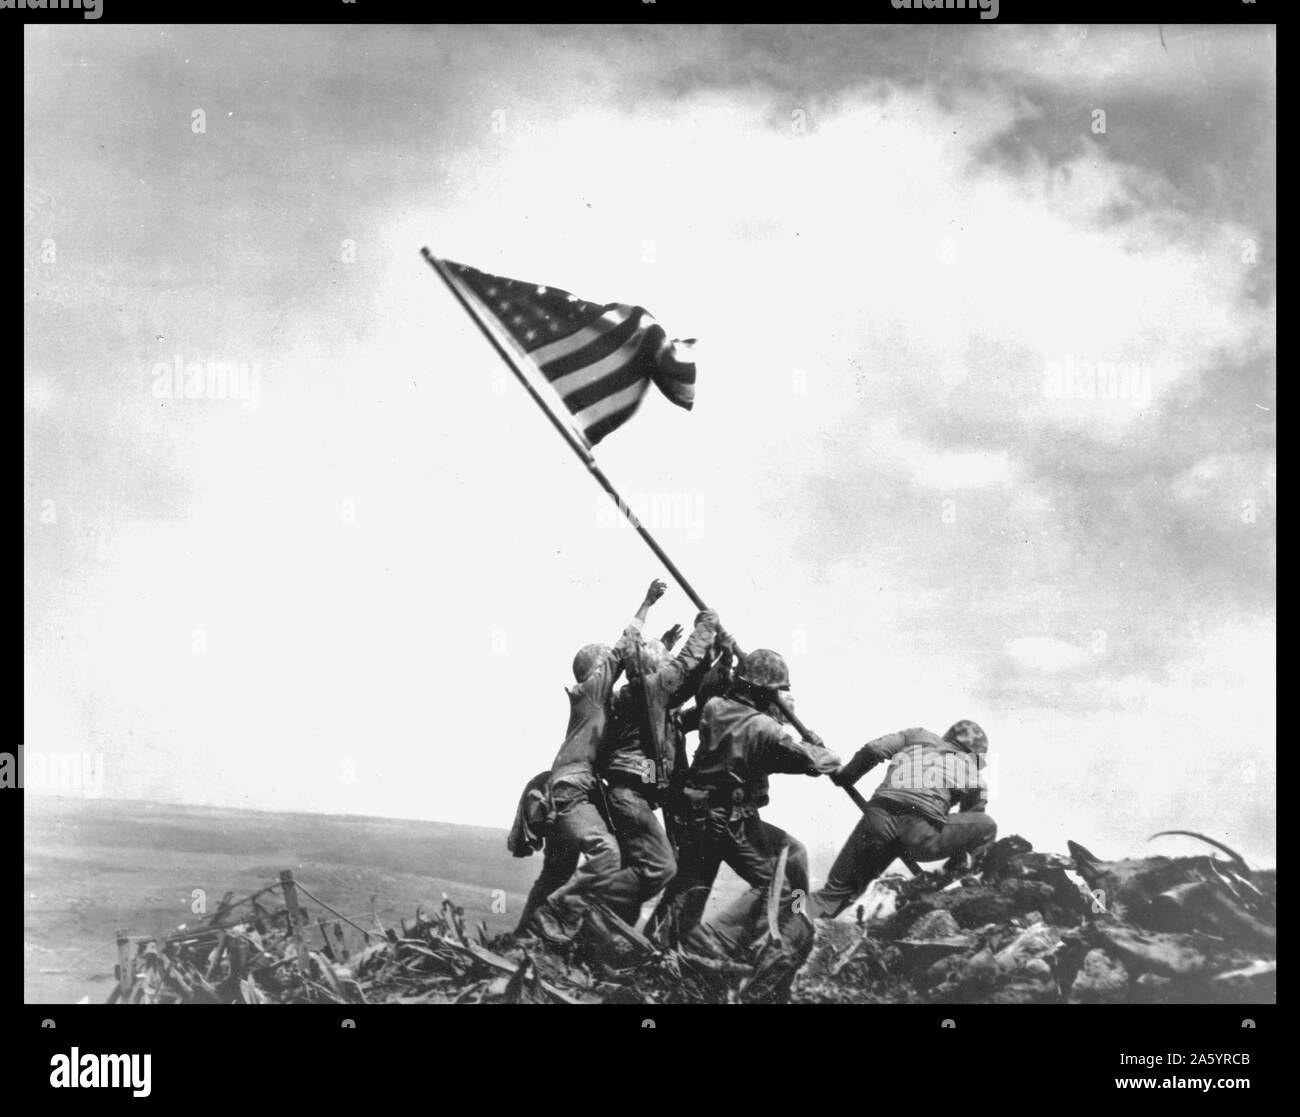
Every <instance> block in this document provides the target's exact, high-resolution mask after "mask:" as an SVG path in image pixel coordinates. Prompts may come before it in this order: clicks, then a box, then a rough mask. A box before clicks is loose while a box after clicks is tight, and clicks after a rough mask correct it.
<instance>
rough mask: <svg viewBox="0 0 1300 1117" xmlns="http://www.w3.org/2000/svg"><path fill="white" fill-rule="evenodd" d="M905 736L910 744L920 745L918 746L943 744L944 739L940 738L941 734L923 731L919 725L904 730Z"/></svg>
mask: <svg viewBox="0 0 1300 1117" xmlns="http://www.w3.org/2000/svg"><path fill="white" fill-rule="evenodd" d="M903 736H904V737H905V738H906V739H907V742H908V743H909V744H918V745H941V744H943V738H942V737H940V736H939V734H937V733H931V732H930V730H928V729H923V728H922V727H921V726H919V725H917V726H913V727H912V728H911V729H904V730H903Z"/></svg>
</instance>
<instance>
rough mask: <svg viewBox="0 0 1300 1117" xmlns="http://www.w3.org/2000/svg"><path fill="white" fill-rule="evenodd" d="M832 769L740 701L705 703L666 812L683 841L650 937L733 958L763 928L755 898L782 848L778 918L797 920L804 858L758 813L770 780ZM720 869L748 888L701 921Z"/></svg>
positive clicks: (821, 755) (821, 751)
mask: <svg viewBox="0 0 1300 1117" xmlns="http://www.w3.org/2000/svg"><path fill="white" fill-rule="evenodd" d="M838 767H839V759H838V758H837V757H836V756H835V754H834V753H832V752H831V751H830V750H829V749H825V748H821V747H819V746H813V745H809V744H806V743H804V742H801V741H795V740H793V739H791V738H790V737H789V736H788V735H787V734H786V731H785V729H784V728H783V727H782V725H781V723H780V722H778V721H777V720H776V719H775V718H772V717H770V716H769V715H767V714H765V713H762V712H761V711H759V710H757V709H755V708H754V707H753V706H751V705H748V704H747V703H745V702H743V701H741V700H740V699H739V698H735V697H714V698H711V699H709V701H708V702H707V703H706V704H705V706H704V708H703V710H702V711H701V712H700V744H699V747H698V749H697V750H696V752H695V758H694V760H693V762H692V763H691V766H690V770H689V772H688V773H687V776H686V782H685V787H684V789H683V793H682V797H681V799H680V800H679V802H678V803H677V804H676V807H675V810H674V819H675V823H676V825H677V827H678V830H679V833H680V836H681V837H680V843H681V844H680V847H679V849H678V865H677V876H676V877H675V878H674V880H673V882H672V884H671V885H670V886H669V887H668V889H667V891H666V892H665V894H664V898H663V900H662V901H661V902H660V905H659V908H658V909H657V910H656V912H655V915H654V917H653V920H652V925H653V927H654V929H655V931H656V932H657V933H658V934H660V935H662V936H664V937H666V938H668V939H669V940H671V941H675V942H678V943H683V944H684V945H687V946H689V947H691V948H693V949H696V950H700V951H703V952H706V953H715V954H725V955H728V956H731V957H736V956H738V955H740V954H742V953H743V952H745V951H746V950H748V948H750V947H751V946H752V945H753V944H754V943H755V942H756V941H757V940H758V939H759V938H760V937H761V936H762V935H763V934H764V933H765V932H766V930H767V912H766V905H765V904H764V903H762V902H761V901H762V900H763V899H764V898H765V894H766V892H767V889H768V886H769V885H770V883H771V881H772V877H773V875H774V873H775V870H776V862H777V858H778V856H779V854H780V851H781V847H782V846H789V852H788V854H787V861H786V871H785V885H784V888H783V889H782V896H781V911H782V912H783V913H785V916H786V917H787V918H788V917H789V916H791V915H793V916H794V917H795V920H796V921H797V922H801V923H805V921H803V920H802V919H800V918H799V917H798V916H797V914H795V913H794V911H793V903H792V900H793V892H794V890H796V889H801V890H802V892H803V894H804V895H807V892H808V854H807V851H806V850H805V848H804V846H803V843H801V842H800V841H798V839H796V838H794V837H792V836H791V835H789V834H787V833H786V832H785V831H784V830H781V829H780V828H779V827H776V826H773V825H771V824H770V823H767V822H764V821H763V820H762V819H761V818H760V817H759V813H758V812H759V809H760V808H761V807H764V806H766V805H767V803H768V776H769V775H773V774H775V773H780V772H785V773H790V774H796V775H797V774H802V775H809V776H816V775H820V774H822V773H825V772H832V771H835V770H836V769H837V768H838ZM723 862H725V863H726V864H727V865H729V866H730V867H731V868H732V869H733V870H734V871H735V872H736V873H737V874H738V875H739V876H740V877H742V878H743V879H744V880H745V881H746V882H747V883H748V884H749V885H750V889H749V891H748V892H747V893H745V895H744V896H742V897H740V898H739V899H738V900H737V901H736V902H734V903H733V904H731V905H729V906H728V907H727V908H725V909H724V910H722V911H721V912H719V913H717V914H716V915H715V916H713V917H712V918H711V919H710V920H709V921H708V922H707V924H705V923H702V916H703V913H704V907H705V903H706V901H707V899H708V894H709V891H710V889H711V888H712V887H713V881H714V878H715V877H716V876H717V872H718V868H719V866H720V865H721V864H722V863H723ZM786 921H787V919H786V918H783V921H782V922H783V926H782V930H783V931H784V930H785V923H786ZM805 927H806V923H805Z"/></svg>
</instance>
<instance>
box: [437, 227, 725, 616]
mask: <svg viewBox="0 0 1300 1117" xmlns="http://www.w3.org/2000/svg"><path fill="white" fill-rule="evenodd" d="M420 252H421V254H422V255H423V256H424V258H425V260H427V261H428V263H429V266H430V267H432V268H433V270H434V271H436V272H437V273H438V275H439V276H440V277H441V278H442V281H443V282H444V283H445V284H446V285H447V288H448V289H449V290H450V291H451V293H452V294H453V295H455V296H456V301H457V302H459V303H460V305H461V306H462V307H463V308H464V310H465V313H466V314H468V315H469V316H470V317H471V318H472V319H473V320H474V322H475V324H476V325H477V326H478V328H479V329H480V330H482V331H483V336H484V337H486V338H487V339H488V341H489V342H491V344H492V348H493V349H495V350H496V351H497V356H499V357H500V358H501V359H502V360H503V361H505V363H506V364H507V365H509V366H510V371H511V372H513V373H514V374H515V377H516V379H518V381H519V383H521V384H522V385H523V386H524V387H525V388H526V389H527V390H528V394H529V395H530V396H532V397H533V402H534V403H536V404H537V406H538V407H540V408H541V409H542V410H543V411H544V412H545V413H546V417H547V418H548V419H550V420H551V425H552V426H553V427H555V429H556V430H558V431H559V432H560V435H561V436H562V437H563V438H564V441H565V442H567V443H568V444H569V449H571V450H572V451H573V452H574V453H575V454H577V455H578V458H579V460H580V461H581V462H582V463H583V465H585V466H586V467H587V471H588V472H589V473H590V474H591V475H592V477H594V478H595V480H596V484H598V485H599V486H600V487H601V488H602V489H604V490H605V492H607V493H609V496H610V499H611V500H613V502H614V503H615V504H616V505H618V510H619V511H620V512H622V513H623V515H624V516H626V517H627V521H628V523H630V524H631V525H632V526H633V527H634V528H636V530H637V533H638V534H639V535H640V536H641V538H642V539H644V540H645V541H646V545H647V546H648V547H649V548H650V549H651V550H652V551H653V552H654V553H655V557H656V558H658V559H659V561H660V562H662V563H663V564H664V567H665V568H666V569H667V570H668V573H670V574H671V575H672V576H673V578H674V579H675V580H676V582H677V584H678V585H679V586H681V587H682V589H683V590H685V591H686V596H687V597H689V598H690V599H691V601H692V602H694V604H695V607H696V608H697V609H699V610H701V611H703V610H705V609H707V608H708V606H707V605H705V604H704V599H703V598H702V597H700V595H699V594H698V593H696V592H695V588H694V587H693V586H692V585H691V584H690V582H688V581H687V580H686V575H685V574H683V573H682V572H681V571H680V570H678V569H677V564H676V563H674V562H673V560H672V559H670V558H669V557H668V554H667V552H665V551H664V549H663V548H662V547H661V546H659V541H658V540H657V539H656V538H655V537H654V536H653V535H651V534H650V532H649V531H648V530H647V529H646V526H645V524H643V523H642V522H641V521H640V520H639V519H638V518H637V515H636V513H635V512H633V511H632V509H631V508H630V507H628V503H627V501H625V500H624V499H623V498H622V497H621V496H620V495H619V493H618V490H617V489H616V488H614V485H613V482H611V481H610V479H609V478H608V477H606V476H605V471H604V470H603V469H601V468H600V466H599V465H598V464H597V462H596V459H595V457H593V456H592V453H591V450H590V449H588V447H587V446H586V445H585V444H584V443H583V441H582V439H581V438H580V437H579V436H578V432H577V431H575V430H574V429H573V427H572V426H570V425H569V424H568V423H567V422H565V421H564V419H562V418H561V417H560V416H559V415H557V414H556V413H555V412H554V411H553V410H552V409H551V408H550V407H549V406H548V405H547V402H546V399H545V398H544V397H543V396H542V394H541V392H540V391H539V390H538V388H537V386H536V385H535V384H534V383H533V382H532V380H531V379H530V378H529V376H528V374H527V373H525V372H524V370H523V368H522V367H521V366H520V364H519V360H518V358H517V357H516V356H515V354H514V353H512V352H511V351H510V348H509V346H507V345H505V344H504V343H503V342H502V340H501V339H500V338H499V337H498V336H497V333H496V331H495V330H494V329H492V327H491V326H489V325H488V323H487V322H486V321H485V320H484V318H483V316H482V315H481V314H480V313H479V309H478V307H477V306H475V305H474V303H473V302H472V301H471V300H470V299H469V298H467V297H466V296H465V293H464V292H463V291H462V290H461V289H460V285H459V284H458V283H457V282H456V281H455V279H454V278H453V277H452V276H451V274H450V273H449V272H448V271H447V269H446V265H444V264H443V262H442V261H441V260H440V259H438V257H436V256H435V255H433V253H431V252H430V251H429V250H428V249H427V248H422V249H420Z"/></svg>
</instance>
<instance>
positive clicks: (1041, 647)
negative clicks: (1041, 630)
mask: <svg viewBox="0 0 1300 1117" xmlns="http://www.w3.org/2000/svg"><path fill="white" fill-rule="evenodd" d="M1007 655H1009V656H1010V657H1011V660H1012V662H1013V663H1015V664H1016V666H1017V667H1019V668H1021V669H1022V670H1024V671H1035V672H1042V673H1043V674H1048V675H1055V674H1057V673H1059V672H1062V671H1071V670H1073V669H1074V668H1076V667H1078V666H1080V665H1081V664H1083V663H1086V662H1087V660H1088V653H1087V652H1086V651H1085V650H1084V649H1083V648H1080V647H1078V646H1076V645H1074V644H1070V643H1067V642H1066V641H1064V640H1057V639H1055V638H1054V637H1050V636H1022V637H1020V638H1019V639H1017V640H1012V641H1011V643H1009V644H1008V645H1007Z"/></svg>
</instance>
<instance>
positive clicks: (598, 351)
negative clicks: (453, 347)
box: [442, 260, 695, 446]
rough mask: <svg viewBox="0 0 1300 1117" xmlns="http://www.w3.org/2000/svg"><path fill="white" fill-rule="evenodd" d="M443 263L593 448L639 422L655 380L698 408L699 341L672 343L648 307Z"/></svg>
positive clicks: (671, 396) (672, 396)
mask: <svg viewBox="0 0 1300 1117" xmlns="http://www.w3.org/2000/svg"><path fill="white" fill-rule="evenodd" d="M442 263H443V264H444V265H446V267H447V270H448V271H449V272H451V274H452V275H453V276H454V277H455V278H456V279H458V280H459V281H460V282H462V283H463V284H464V285H465V286H466V287H468V288H469V289H470V291H472V292H473V293H474V295H475V296H477V299H478V301H479V303H480V304H482V306H483V307H484V309H486V310H487V311H488V312H489V313H490V314H491V315H492V317H493V318H495V319H496V321H497V323H498V324H499V325H500V326H501V328H502V329H503V330H505V332H506V333H508V334H509V335H510V337H512V338H513V339H514V341H515V342H516V344H518V346H519V347H520V348H521V349H522V350H523V351H524V353H525V354H527V356H528V359H529V360H530V361H531V362H532V363H533V364H534V365H535V366H536V367H537V368H538V369H539V370H540V371H541V373H542V375H543V376H544V377H545V378H546V379H547V381H549V382H550V385H551V387H552V388H553V389H554V390H555V392H556V393H557V394H558V395H559V397H560V399H561V400H562V401H563V403H564V406H565V407H566V408H568V410H569V412H570V413H571V414H572V415H573V419H574V424H575V425H576V427H577V428H578V430H580V431H581V432H582V434H583V436H584V437H585V438H586V440H587V444H588V445H589V446H594V445H596V443H597V442H599V441H600V440H601V439H602V438H604V437H605V436H606V435H607V434H609V432H610V431H612V430H615V429H616V428H618V427H620V426H622V425H623V424H624V423H626V422H627V421H628V419H630V418H631V417H632V414H633V412H635V411H636V409H637V408H638V407H640V406H641V400H642V398H643V397H644V396H645V394H646V391H647V390H648V389H649V387H650V382H651V381H654V383H655V384H656V386H657V387H658V388H659V390H660V391H661V392H663V394H664V395H665V396H667V397H668V398H669V399H670V400H671V401H672V402H673V403H675V404H677V406H678V407H684V408H686V409H687V410H688V411H689V410H690V408H691V405H692V404H693V403H694V402H695V363H694V361H693V360H692V359H691V356H690V347H691V345H692V344H693V341H680V340H677V339H670V338H669V337H668V335H667V334H666V333H665V332H664V328H663V327H662V326H661V325H659V323H658V322H656V321H655V320H654V319H653V318H652V317H650V313H649V312H648V311H647V310H646V309H645V308H644V307H640V306H627V305H625V304H623V303H606V304H605V305H604V306H599V305H597V304H596V303H589V302H586V301H584V300H583V299H580V298H578V297H577V296H576V295H571V294H569V292H568V291H561V290H560V289H559V288H558V287H542V286H539V285H537V284H536V283H523V282H521V281H520V280H518V279H504V278H502V277H501V276H498V275H488V274H487V273H486V272H481V271H479V270H478V269H477V268H471V267H467V266H466V265H465V264H457V263H455V262H454V261H452V260H443V261H442Z"/></svg>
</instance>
